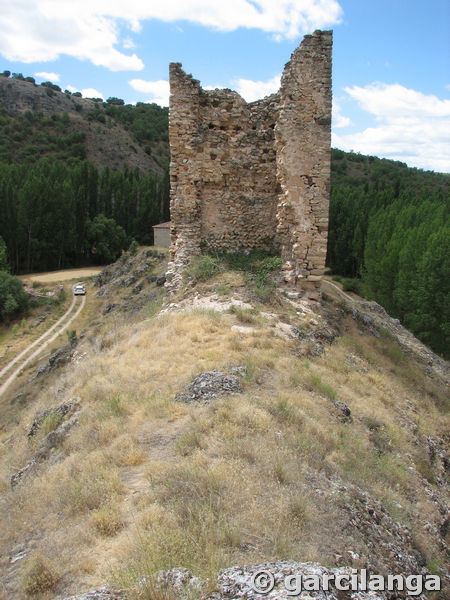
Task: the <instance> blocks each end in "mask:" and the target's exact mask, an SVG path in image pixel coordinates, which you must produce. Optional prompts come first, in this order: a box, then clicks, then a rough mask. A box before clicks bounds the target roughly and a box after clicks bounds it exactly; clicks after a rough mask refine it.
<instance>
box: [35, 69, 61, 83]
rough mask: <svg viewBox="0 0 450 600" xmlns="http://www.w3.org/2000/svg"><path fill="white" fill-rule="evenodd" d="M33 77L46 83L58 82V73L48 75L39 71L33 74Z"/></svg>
mask: <svg viewBox="0 0 450 600" xmlns="http://www.w3.org/2000/svg"><path fill="white" fill-rule="evenodd" d="M34 75H35V77H39V78H40V79H45V80H46V81H53V83H55V82H58V81H59V75H58V73H48V72H47V71H40V72H39V73H35V74H34Z"/></svg>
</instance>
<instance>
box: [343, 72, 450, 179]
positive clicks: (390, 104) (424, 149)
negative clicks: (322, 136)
mask: <svg viewBox="0 0 450 600" xmlns="http://www.w3.org/2000/svg"><path fill="white" fill-rule="evenodd" d="M345 91H346V92H347V94H348V95H349V96H350V97H351V98H353V99H354V100H356V102H357V103H358V105H359V107H360V108H362V109H363V110H365V111H367V112H368V113H370V114H371V115H373V117H374V118H375V123H376V124H375V126H373V127H368V128H367V129H365V130H364V131H360V132H356V133H349V134H346V135H338V134H336V133H334V134H333V145H334V146H337V147H339V148H342V149H344V150H355V151H358V152H361V153H363V154H373V155H376V156H381V157H385V158H392V159H395V160H401V161H404V162H406V163H407V164H408V165H410V166H415V167H419V168H423V169H433V170H436V171H450V149H449V145H448V140H449V139H450V100H441V99H439V98H438V97H436V96H434V95H426V94H423V93H422V92H418V91H416V90H412V89H408V88H406V87H404V86H402V85H399V84H391V85H388V84H386V83H379V82H376V83H371V84H369V85H367V86H365V87H359V86H354V87H347V88H345Z"/></svg>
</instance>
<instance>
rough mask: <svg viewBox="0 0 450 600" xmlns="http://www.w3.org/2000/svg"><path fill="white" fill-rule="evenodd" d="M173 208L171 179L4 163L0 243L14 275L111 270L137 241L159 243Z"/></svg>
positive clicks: (82, 165) (53, 163)
mask: <svg viewBox="0 0 450 600" xmlns="http://www.w3.org/2000/svg"><path fill="white" fill-rule="evenodd" d="M168 204H169V180H168V173H166V174H165V176H164V177H163V178H162V179H160V180H159V179H158V177H157V175H156V174H153V173H149V174H146V175H141V174H140V172H139V170H138V169H135V170H133V171H131V170H129V169H127V168H125V170H124V171H116V170H110V169H109V168H108V167H105V168H104V169H102V170H99V169H97V168H96V167H95V166H94V165H93V164H92V163H90V162H89V161H77V162H76V163H75V164H72V165H69V164H67V163H66V162H63V161H61V160H53V159H49V158H44V159H42V160H41V161H39V162H38V163H36V164H35V165H33V166H30V165H18V164H5V163H0V236H1V237H2V238H3V240H4V241H5V243H6V247H7V250H8V263H9V267H10V270H11V272H12V273H24V272H31V271H41V270H51V269H59V268H63V267H69V266H79V265H86V264H91V263H96V264H106V263H108V262H111V261H113V260H115V259H116V258H117V257H118V256H119V255H120V252H121V250H123V249H124V248H126V247H127V246H128V245H129V244H130V242H131V240H132V239H136V240H137V241H138V242H139V243H142V244H151V243H152V241H153V239H152V235H153V233H152V231H153V230H152V225H154V224H156V223H158V222H160V220H163V219H166V220H167V219H168V211H169V207H168Z"/></svg>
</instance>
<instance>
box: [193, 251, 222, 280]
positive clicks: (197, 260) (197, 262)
mask: <svg viewBox="0 0 450 600" xmlns="http://www.w3.org/2000/svg"><path fill="white" fill-rule="evenodd" d="M220 270H221V267H220V260H219V259H218V258H214V257H213V256H209V255H207V254H205V255H203V256H194V258H193V259H192V263H191V266H190V267H189V275H190V276H191V277H192V279H193V280H194V281H207V280H208V279H211V278H212V277H214V276H215V275H217V273H219V271H220Z"/></svg>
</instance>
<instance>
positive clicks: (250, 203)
mask: <svg viewBox="0 0 450 600" xmlns="http://www.w3.org/2000/svg"><path fill="white" fill-rule="evenodd" d="M331 49H332V32H331V31H316V32H314V34H312V35H308V36H305V38H304V39H303V41H302V43H301V44H300V46H299V47H298V48H297V49H296V50H295V51H294V53H293V54H292V57H291V60H290V61H289V62H288V63H287V65H286V66H285V69H284V73H283V76H282V79H281V88H280V90H279V92H278V93H276V94H272V95H271V96H268V97H266V98H264V99H262V100H258V101H256V102H251V103H246V102H245V100H243V98H241V96H240V95H239V94H238V93H237V92H233V91H231V90H213V91H209V90H203V89H202V88H201V86H200V83H199V82H198V81H197V80H196V79H193V78H192V76H191V75H186V73H185V72H184V71H183V69H182V67H181V64H180V63H172V64H171V65H170V92H171V96H170V110H169V139H170V149H171V161H172V162H171V164H170V178H171V204H170V208H171V219H172V229H171V249H170V253H171V260H172V262H171V264H170V265H169V271H168V281H169V285H171V286H172V287H177V285H178V283H179V281H180V273H181V272H182V271H183V269H184V268H185V267H186V266H187V265H188V264H189V261H190V258H191V256H192V255H193V254H200V253H201V251H202V249H203V248H209V249H211V250H219V251H226V252H238V251H248V250H251V249H273V250H276V251H278V252H281V255H282V257H283V258H284V261H285V267H284V271H285V280H286V282H287V283H289V284H291V286H292V287H296V288H298V289H299V290H302V291H308V290H315V289H317V287H318V285H319V283H320V280H321V277H322V275H323V272H324V268H325V258H326V246H327V231H328V204H329V182H330V139H331V138H330V127H331Z"/></svg>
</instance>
